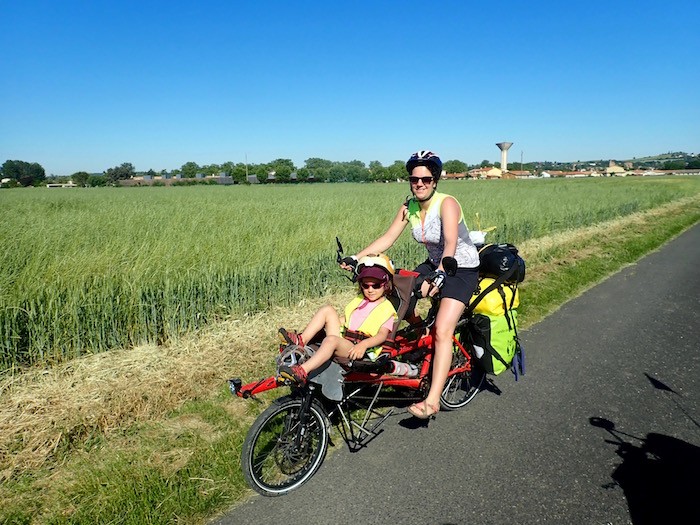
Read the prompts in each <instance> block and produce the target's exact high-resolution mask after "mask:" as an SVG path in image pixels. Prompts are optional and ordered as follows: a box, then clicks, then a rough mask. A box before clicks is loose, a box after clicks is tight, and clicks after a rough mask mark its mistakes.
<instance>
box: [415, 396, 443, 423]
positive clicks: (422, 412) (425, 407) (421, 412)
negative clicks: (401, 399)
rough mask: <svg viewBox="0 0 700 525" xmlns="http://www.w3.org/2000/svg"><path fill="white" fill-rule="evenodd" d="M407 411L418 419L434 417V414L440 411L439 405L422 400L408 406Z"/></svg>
mask: <svg viewBox="0 0 700 525" xmlns="http://www.w3.org/2000/svg"><path fill="white" fill-rule="evenodd" d="M408 412H409V413H410V414H411V415H412V416H413V417H417V418H418V419H435V414H437V413H438V412H440V405H433V404H432V403H428V401H426V400H423V401H421V402H419V403H413V404H412V405H411V406H410V407H408Z"/></svg>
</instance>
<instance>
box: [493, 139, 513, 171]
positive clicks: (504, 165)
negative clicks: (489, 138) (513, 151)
mask: <svg viewBox="0 0 700 525" xmlns="http://www.w3.org/2000/svg"><path fill="white" fill-rule="evenodd" d="M512 145H513V143H512V142H498V143H497V144H496V146H498V149H500V150H501V171H502V172H503V173H505V172H506V171H508V148H510V147H511V146H512Z"/></svg>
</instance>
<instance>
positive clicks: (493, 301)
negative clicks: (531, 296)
mask: <svg viewBox="0 0 700 525" xmlns="http://www.w3.org/2000/svg"><path fill="white" fill-rule="evenodd" d="M494 281H495V279H491V278H490V277H483V278H482V279H480V280H479V285H478V286H477V287H476V290H474V294H473V295H472V297H471V299H470V301H469V303H470V304H471V303H472V302H473V301H474V299H476V297H477V296H478V295H479V294H480V293H481V292H482V291H483V290H486V288H488V287H489V286H490V285H491V284H493V282H494ZM511 301H512V304H511ZM504 303H505V308H504ZM519 304H520V297H519V295H518V290H517V288H516V290H515V299H513V289H512V288H511V287H510V286H508V285H500V286H499V287H497V288H494V289H493V290H491V291H490V292H489V293H487V294H486V295H485V296H484V297H482V299H481V301H479V304H477V305H475V306H474V313H475V314H484V315H505V313H506V309H508V310H510V309H511V308H517V307H518V305H519Z"/></svg>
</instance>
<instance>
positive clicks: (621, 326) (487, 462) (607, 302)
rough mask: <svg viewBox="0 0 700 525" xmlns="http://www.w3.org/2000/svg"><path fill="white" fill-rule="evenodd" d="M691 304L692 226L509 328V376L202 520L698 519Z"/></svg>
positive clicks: (699, 452) (694, 287) (694, 300)
mask: <svg viewBox="0 0 700 525" xmlns="http://www.w3.org/2000/svg"><path fill="white" fill-rule="evenodd" d="M699 298H700V226H695V227H694V228H692V229H690V230H689V231H687V232H685V233H684V234H683V235H681V236H680V237H678V238H677V239H675V240H673V241H672V242H670V243H669V244H667V245H666V246H665V247H664V248H663V249H661V250H660V251H658V252H655V253H653V254H651V255H649V256H648V257H646V258H644V259H643V260H641V261H639V263H637V264H635V265H633V266H630V267H628V268H626V269H625V270H623V271H622V272H620V273H618V274H616V275H615V276H613V277H612V278H610V279H608V280H607V281H605V282H604V283H602V284H600V285H599V286H596V287H595V288H593V289H591V290H590V291H588V292H587V293H585V294H584V295H583V296H581V297H579V298H577V299H575V300H573V301H571V302H569V303H568V304H566V305H564V306H563V307H562V308H561V309H560V310H559V311H557V312H556V313H555V314H553V315H551V316H550V317H548V318H547V319H546V320H544V321H543V322H541V323H539V324H537V325H535V326H534V327H533V328H532V329H530V330H529V331H526V332H524V333H523V334H522V335H523V338H524V342H525V348H526V351H527V358H528V361H527V365H528V370H527V375H525V376H524V377H523V378H522V379H521V380H520V381H518V382H517V383H516V382H514V381H513V379H512V376H511V375H510V374H509V373H507V374H503V375H502V376H499V377H498V378H496V379H495V388H493V389H492V390H491V391H485V392H482V393H480V394H479V395H478V396H477V397H476V399H475V400H474V401H473V402H472V403H471V404H470V405H468V406H467V407H465V408H463V409H462V410H459V411H456V412H451V413H441V414H439V416H438V418H437V419H436V420H435V421H433V422H431V423H430V424H429V425H428V426H427V427H420V428H407V425H406V423H407V422H409V421H410V420H409V418H408V417H407V414H405V413H402V414H398V415H396V416H393V417H392V418H390V419H389V420H388V421H387V422H386V423H385V432H384V433H383V434H382V435H381V436H380V437H379V438H377V439H376V440H374V441H373V442H372V443H371V444H370V446H369V447H368V448H367V449H365V450H363V451H361V452H358V453H354V454H353V453H350V452H348V451H347V449H345V448H344V449H342V450H340V451H339V452H337V453H335V454H333V455H332V456H331V457H329V458H327V460H326V462H325V463H324V465H323V466H322V467H321V470H320V471H319V472H318V473H317V475H316V476H315V477H314V478H312V479H311V481H310V482H308V483H307V484H306V485H305V486H303V487H301V488H300V489H299V490H297V491H295V492H293V493H292V494H291V495H288V496H284V497H281V498H263V497H260V496H255V497H253V498H252V499H251V500H249V501H248V502H246V503H244V504H242V505H240V506H239V507H237V508H234V509H232V510H231V511H230V513H229V514H228V515H227V516H226V517H225V518H222V519H220V520H219V521H217V522H216V523H217V524H218V525H233V524H252V523H281V524H284V525H297V524H299V525H302V524H303V525H313V524H353V525H355V524H365V523H367V524H370V523H401V524H421V525H433V524H444V525H447V524H470V525H471V524H485V525H489V524H495V525H502V524H511V523H518V524H531V523H533V524H534V523H551V524H579V523H580V524H600V525H606V524H610V525H620V524H627V523H634V524H636V525H639V524H642V523H698V522H699V521H698V520H700V507H698V505H697V502H696V500H697V499H698V496H700V482H699V481H698V479H700V378H699V377H698V371H700V352H699V349H700V308H699V306H700V299H699ZM613 426H614V428H613ZM613 433H617V437H615V436H614V435H613ZM684 515H687V516H689V519H688V518H686V519H680V518H679V517H680V516H684Z"/></svg>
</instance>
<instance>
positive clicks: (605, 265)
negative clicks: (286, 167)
mask: <svg viewBox="0 0 700 525" xmlns="http://www.w3.org/2000/svg"><path fill="white" fill-rule="evenodd" d="M699 220H700V197H698V196H695V197H690V198H686V199H683V200H680V201H676V202H674V203H671V204H668V205H665V206H662V207H660V208H656V209H653V210H651V211H647V212H644V213H638V214H633V215H630V216H628V217H624V218H621V219H618V220H615V221H610V222H606V223H602V224H599V225H596V226H591V227H586V228H582V229H577V230H572V231H569V232H564V233H559V234H557V235H553V236H550V237H546V238H541V239H537V240H532V241H527V242H524V243H521V244H520V246H519V248H520V250H521V252H522V254H523V256H524V258H525V260H526V261H527V264H528V275H527V279H526V281H525V283H523V285H522V288H521V294H522V305H521V308H520V317H519V318H520V320H521V324H522V326H523V327H524V328H526V327H527V326H528V325H531V324H532V323H534V322H537V321H538V320H540V319H542V318H543V317H545V316H546V315H547V314H549V313H551V312H552V311H554V310H555V309H556V308H558V307H559V306H560V305H561V304H562V303H564V302H566V301H567V300H569V299H571V298H572V297H575V296H577V295H579V294H581V293H582V292H583V291H585V290H586V289H588V288H590V287H591V286H593V285H595V284H596V283H598V282H600V281H601V280H602V279H604V278H605V277H607V276H609V275H610V274H612V273H614V272H616V271H618V270H619V269H620V268H622V267H624V266H625V265H628V264H630V263H633V262H634V261H636V260H637V259H639V258H640V257H641V256H643V255H644V254H646V253H648V252H650V251H652V250H654V249H656V248H657V247H659V246H661V245H662V244H664V242H666V241H667V240H668V239H670V238H673V237H674V236H676V235H678V234H679V233H680V232H682V231H684V230H685V229H687V228H689V227H690V226H692V225H693V224H695V223H697V222H698V221H699ZM348 297H349V294H339V295H336V296H331V297H327V298H325V301H329V302H331V303H332V304H335V305H337V306H340V305H342V304H344V302H346V301H347V299H348ZM322 302H323V301H321V300H318V301H304V302H302V303H299V304H297V305H296V306H295V307H293V308H287V309H273V310H271V311H269V312H265V313H261V314H257V315H255V316H247V317H246V316H243V317H240V318H237V319H230V320H228V321H226V322H223V323H220V324H218V325H216V326H213V327H211V328H208V329H207V330H206V331H204V332H202V333H199V334H197V335H196V336H193V337H189V338H184V339H181V340H179V341H176V342H174V343H173V344H171V345H169V346H168V347H156V346H144V347H139V348H137V349H134V350H130V351H124V352H109V353H106V354H99V355H95V356H90V357H86V358H81V359H77V360H75V361H73V362H71V363H68V364H66V365H62V366H59V367H55V368H52V369H48V370H40V369H34V370H30V371H28V372H25V373H23V374H21V375H16V376H11V377H5V378H3V380H2V382H0V481H2V484H1V485H0V522H1V523H17V524H22V523H51V524H59V523H76V524H79V523H123V524H131V523H133V524H141V523H154V524H155V523H172V522H182V523H202V522H205V521H206V520H207V518H208V517H209V516H212V515H214V514H216V513H217V512H220V511H222V510H223V509H226V508H228V507H229V506H231V505H233V504H235V503H236V502H239V501H241V500H243V499H245V498H246V497H247V495H249V494H250V490H249V489H248V488H247V487H246V486H245V483H244V481H243V479H242V475H241V472H240V468H239V465H238V463H239V456H240V448H241V444H242V441H243V438H244V436H245V433H246V431H247V428H248V427H249V425H250V423H251V422H252V421H253V420H254V418H255V416H256V415H257V414H258V413H259V412H260V411H261V410H262V408H263V407H264V404H257V403H255V402H251V401H243V400H240V399H234V398H232V397H231V396H230V394H228V391H227V389H226V386H225V380H226V379H227V377H229V376H233V375H237V376H238V375H240V376H242V377H244V378H246V379H254V378H257V377H262V376H264V375H265V374H267V373H269V372H270V371H271V367H272V363H273V357H274V352H275V337H276V336H275V331H276V328H277V326H280V325H282V326H288V327H301V326H302V325H303V324H304V322H305V321H306V320H308V317H309V315H310V313H311V312H312V311H313V310H314V309H315V308H317V307H318V306H320V304H322ZM530 351H537V350H536V349H534V350H532V349H530Z"/></svg>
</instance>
